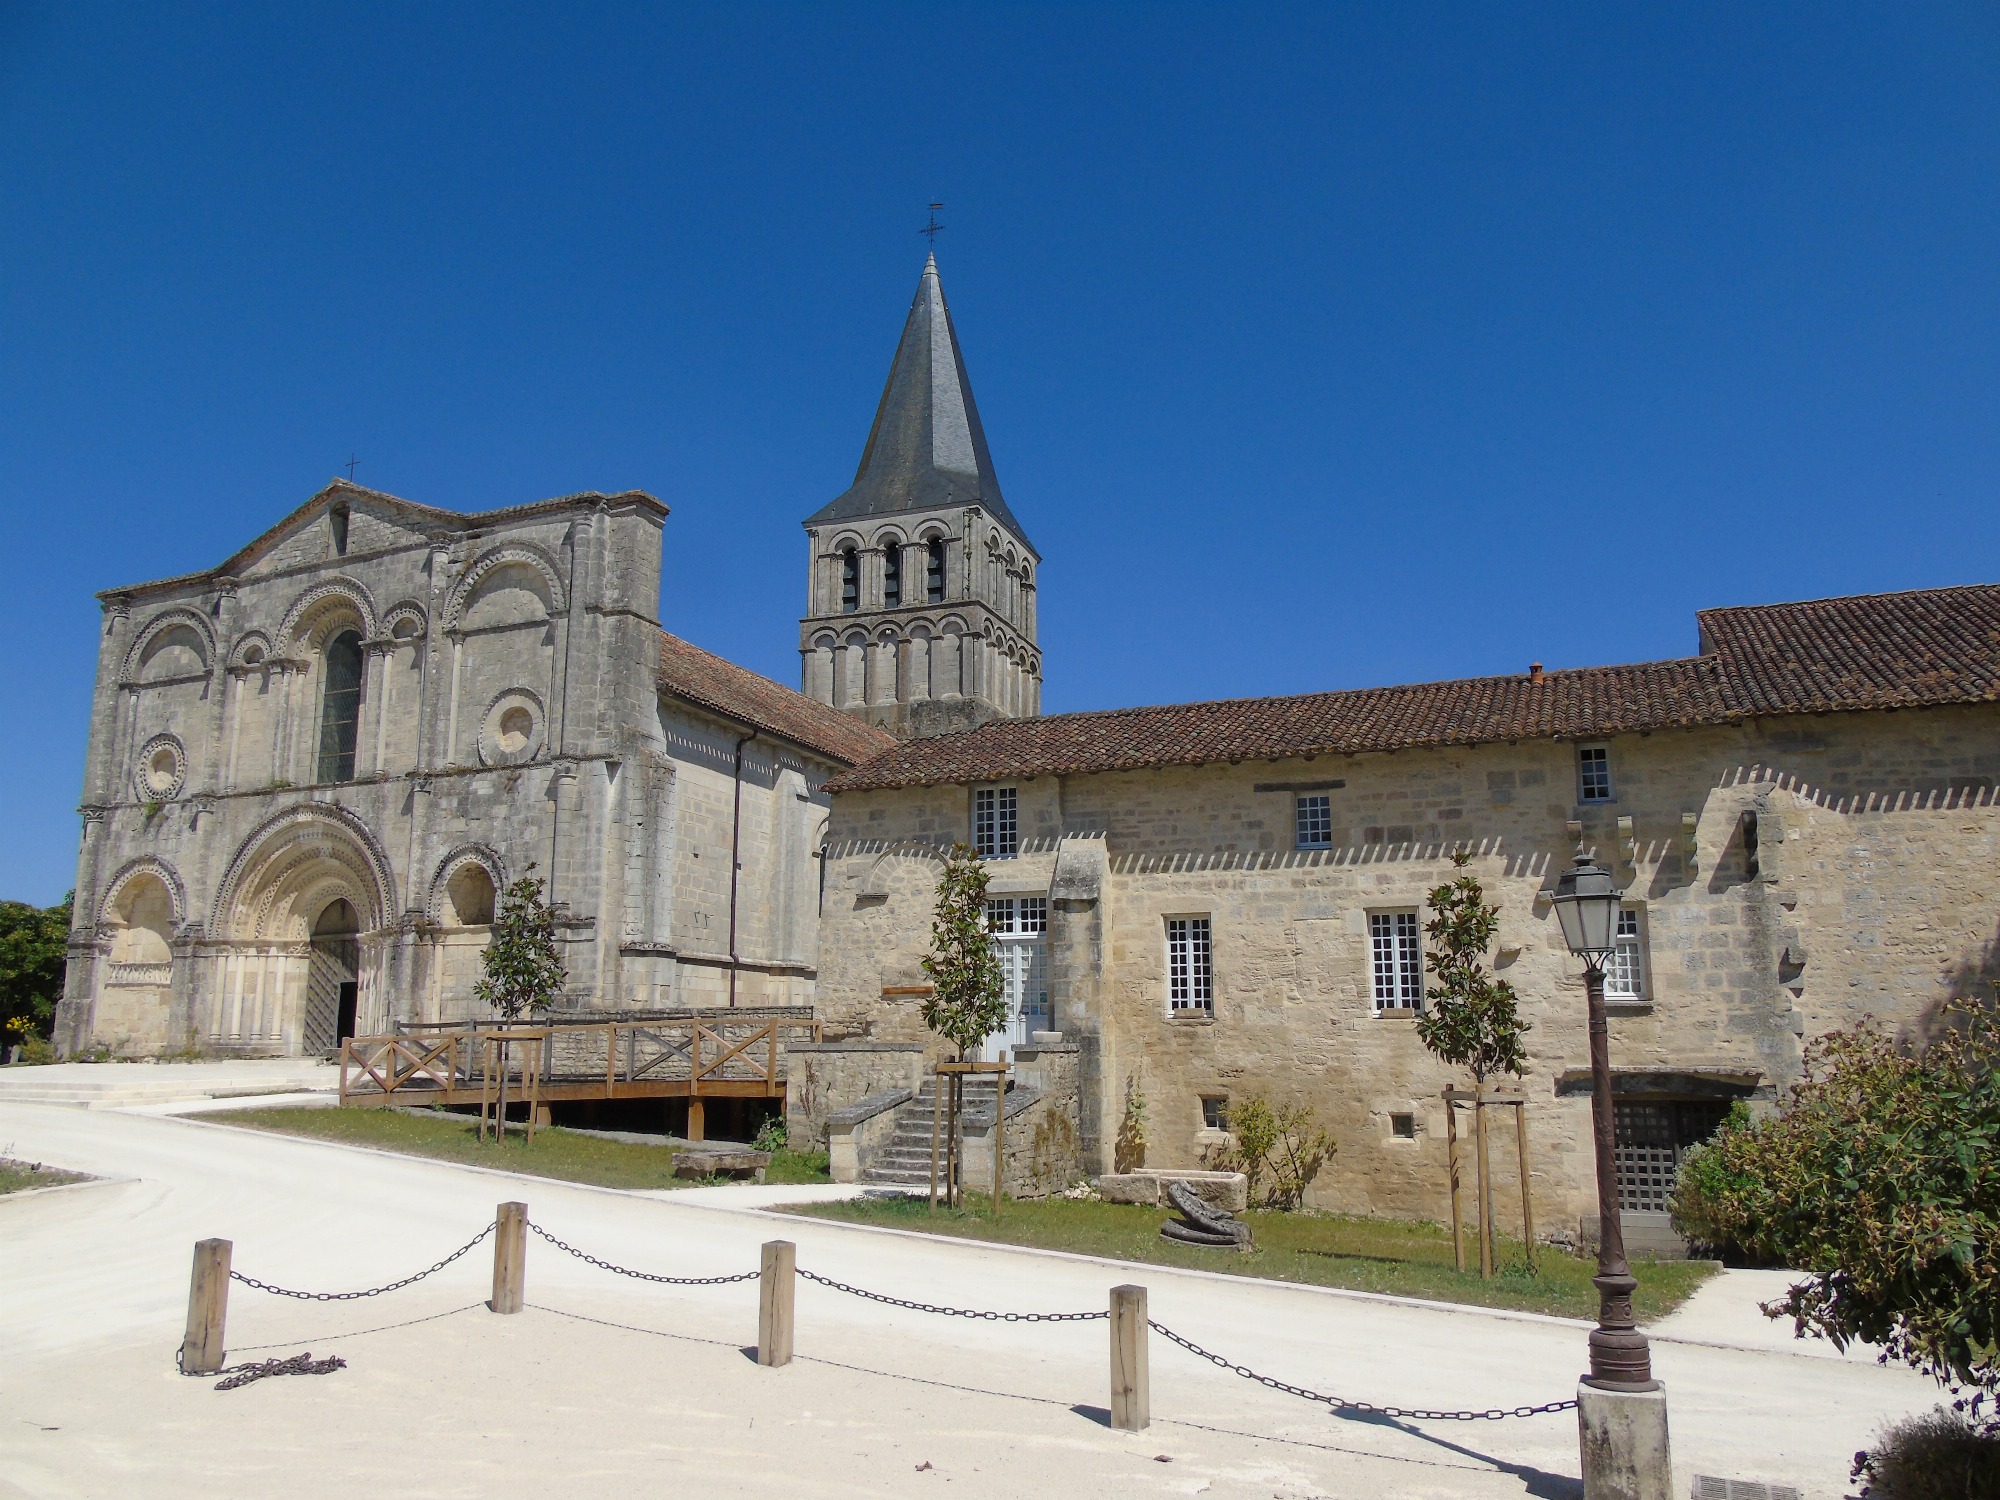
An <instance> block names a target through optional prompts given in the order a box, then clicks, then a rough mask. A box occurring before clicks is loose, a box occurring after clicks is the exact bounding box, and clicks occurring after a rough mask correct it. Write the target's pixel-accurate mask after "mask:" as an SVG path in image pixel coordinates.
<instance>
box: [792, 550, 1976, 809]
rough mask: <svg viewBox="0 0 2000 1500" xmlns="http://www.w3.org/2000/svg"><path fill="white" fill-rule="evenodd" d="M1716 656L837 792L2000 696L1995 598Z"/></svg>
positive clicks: (903, 768)
mask: <svg viewBox="0 0 2000 1500" xmlns="http://www.w3.org/2000/svg"><path fill="white" fill-rule="evenodd" d="M1700 618H1701V625H1702V640H1703V646H1704V650H1703V654H1702V655H1701V656H1697V657H1684V658H1681V659H1679V660H1675V661H1656V662H1640V663H1637V664H1635V665H1632V666H1616V667H1581V668H1576V669H1573V670H1567V671H1558V672H1545V673H1543V674H1542V675H1541V677H1540V678H1539V679H1536V678H1532V677H1530V676H1529V675H1527V674H1525V673H1523V674H1520V675H1517V676H1511V677H1471V678H1462V679H1459V680H1457V681H1452V682H1427V683H1417V684H1414V685H1411V686H1407V687H1385V688H1360V689H1354V690H1350V691H1345V692H1334V693H1305V694H1300V695H1298V696H1296V697H1288V698H1234V699H1227V700H1224V701H1222V702H1216V703H1183V704H1173V705H1168V706H1164V707H1157V708H1121V709H1112V710H1109V711H1106V712H1098V713H1075V714H1053V715H1050V716H1048V717H1045V718H1037V719H1014V720H1005V721H1000V722H996V723H992V724H986V725H983V726H981V727H980V728H978V729H974V730H969V731H967V732H966V733H964V734H954V735H943V736H939V737H938V738H936V739H925V740H913V741H910V742H908V743H902V744H898V745H896V746H895V747H894V748H893V749H889V750H886V751H884V752H883V753H882V754H880V755H878V756H877V757H876V758H875V759H873V760H871V761H868V762H867V763H866V764H864V765H860V766H857V767H856V768H855V769H854V770H851V771H847V772H844V773H843V774H841V775H840V776H838V777H836V778H835V779H834V780H833V781H832V782H831V783H829V785H830V787H831V789H832V790H834V791H865V790H870V789H874V788H879V787H894V786H924V785H934V784H938V783H963V782H975V781H996V780H1001V779H1005V778H1013V777H1020V776H1061V775H1077V774H1082V773H1086V772H1092V771H1120V770H1133V769H1136V768H1139V767H1142V766H1174V765H1199V764H1202V763H1204V762H1209V761H1234V760H1251V759H1269V758H1276V757H1290V756H1300V755H1322V754H1339V753H1344V752H1349V751H1365V750H1401V749H1411V748H1415V747H1419V746H1436V745H1474V744H1484V743H1491V742H1493V741H1496V740H1524V739H1548V738H1553V737H1564V738H1571V739H1583V738H1593V737H1596V736H1600V735H1611V734H1621V733H1628V732H1631V731H1634V730H1641V729H1671V728H1690V727H1694V726H1697V725H1704V724H1727V723H1731V722H1734V721H1736V720H1739V719H1745V718H1749V717H1751V716H1752V715H1755V714H1772V713H1817V712H1825V711H1829V710H1837V709H1860V708H1879V707H1891V706H1915V705H1919V704H1940V703H1965V702H1989V701H1994V700H1996V699H2000V585H1989V586H1982V587H1977V588H1960V589H1936V590H1930V591H1926V592H1923V593H1913V594H1878V595H1871V596H1867V597H1862V598H1854V599H1834V600H1825V601H1821V602H1819V603H1814V604H1779V605H1753V606H1748V607H1744V608H1738V609H1716V610H1707V611H1704V612H1703V613H1702V615H1701V617H1700Z"/></svg>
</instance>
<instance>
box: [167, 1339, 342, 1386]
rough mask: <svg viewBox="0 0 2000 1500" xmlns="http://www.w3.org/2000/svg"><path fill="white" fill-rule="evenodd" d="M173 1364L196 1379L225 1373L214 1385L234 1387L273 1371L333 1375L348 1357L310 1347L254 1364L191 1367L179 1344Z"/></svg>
mask: <svg viewBox="0 0 2000 1500" xmlns="http://www.w3.org/2000/svg"><path fill="white" fill-rule="evenodd" d="M174 1368H175V1369H177V1370H179V1371H180V1372H181V1374H183V1375H186V1376H189V1377H191V1378H193V1379H196V1380H203V1379H206V1378H207V1377H208V1376H210V1375H222V1376H225V1377H227V1378H226V1379H223V1380H218V1381H217V1382H216V1383H215V1388H216V1389H217V1390H218V1391H233V1390H236V1389H238V1388H239V1387H241V1386H246V1385H249V1384H250V1383H251V1382H253V1381H258V1380H265V1379H268V1378H269V1377H271V1376H273V1375H331V1374H332V1373H333V1372H334V1371H335V1370H344V1369H346V1368H347V1361H346V1360H344V1359H342V1358H341V1357H340V1356H339V1355H338V1354H330V1355H328V1356H327V1357H326V1358H325V1359H314V1358H313V1357H312V1351H311V1350H310V1349H308V1350H307V1351H306V1352H305V1353H303V1354H294V1355H293V1356H291V1358H289V1359H263V1360H258V1361H257V1362H256V1363H254V1364H247V1365H226V1366H224V1367H223V1368H222V1369H219V1370H190V1369H189V1368H188V1367H187V1350H186V1349H184V1348H176V1349H175V1350H174Z"/></svg>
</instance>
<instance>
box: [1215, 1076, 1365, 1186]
mask: <svg viewBox="0 0 2000 1500" xmlns="http://www.w3.org/2000/svg"><path fill="white" fill-rule="evenodd" d="M1229 1133H1230V1135H1231V1136H1232V1137H1234V1143H1233V1144H1232V1145H1230V1146H1227V1147H1224V1148H1223V1149H1222V1150H1221V1151H1219V1152H1217V1153H1215V1154H1214V1155H1213V1156H1212V1157H1211V1160H1212V1161H1213V1162H1214V1164H1215V1165H1216V1166H1217V1167H1218V1168H1219V1169H1220V1170H1222V1171H1225V1172H1241V1173H1242V1174H1243V1175H1244V1176H1245V1177H1246V1178H1247V1179H1249V1191H1250V1195H1251V1197H1252V1198H1255V1197H1256V1196H1257V1187H1258V1184H1259V1183H1260V1182H1261V1181H1263V1180H1264V1178H1265V1177H1266V1175H1267V1174H1268V1176H1269V1179H1270V1186H1269V1187H1268V1188H1267V1189H1265V1192H1264V1199H1263V1201H1264V1206H1265V1207H1266V1208H1279V1209H1296V1208H1298V1207H1300V1206H1302V1205H1303V1204H1304V1203H1305V1201H1306V1189H1307V1188H1309V1187H1311V1186H1312V1183H1313V1179H1314V1178H1315V1177H1317V1176H1319V1174H1320V1169H1321V1168H1322V1167H1324V1166H1325V1165H1326V1164H1327V1162H1328V1161H1329V1160H1330V1159H1331V1158H1332V1156H1333V1154H1334V1152H1335V1151H1336V1150H1338V1149H1339V1148H1338V1146H1336V1145H1335V1143H1334V1139H1333V1136H1332V1134H1331V1133H1329V1132H1328V1131H1327V1130H1325V1129H1323V1128H1322V1127H1321V1126H1320V1125H1319V1124H1318V1123H1317V1122H1316V1121H1315V1120H1314V1118H1313V1110H1312V1106H1311V1105H1310V1104H1297V1103H1294V1104H1281V1105H1273V1104H1272V1103H1271V1102H1270V1101H1269V1100H1267V1099H1265V1098H1264V1097H1263V1096H1262V1095H1261V1094H1252V1095H1250V1096H1249V1097H1248V1098H1247V1099H1245V1100H1243V1101H1242V1102H1241V1103H1240V1104H1237V1105H1235V1106H1234V1107H1233V1108H1231V1110H1230V1112H1229Z"/></svg>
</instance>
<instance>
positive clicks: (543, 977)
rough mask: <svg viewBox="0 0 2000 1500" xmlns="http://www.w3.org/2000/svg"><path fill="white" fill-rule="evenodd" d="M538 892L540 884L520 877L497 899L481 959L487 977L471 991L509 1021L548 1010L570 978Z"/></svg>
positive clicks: (550, 914)
mask: <svg viewBox="0 0 2000 1500" xmlns="http://www.w3.org/2000/svg"><path fill="white" fill-rule="evenodd" d="M534 868H535V867H534V866H533V865H529V866H528V870H529V871H533V869H534ZM542 887H543V882H542V881H540V880H538V879H535V878H533V877H532V875H530V874H523V875H522V877H521V878H520V879H519V880H517V881H515V882H514V883H513V884H512V885H510V886H508V887H507V889H506V890H505V891H504V892H502V893H501V897H500V910H499V912H498V913H497V914H496V915H495V916H494V918H493V935H492V938H491V940H490V941H489V942H488V943H487V945H486V951H485V953H483V954H482V955H480V963H481V965H482V966H483V968H484V969H485V977H484V978H482V979H481V980H480V981H479V982H478V983H477V984H475V985H474V986H473V987H472V993H473V994H474V995H476V996H477V997H478V998H479V1000H480V1001H481V1002H482V1003H483V1004H486V1005H489V1006H491V1007H492V1008H493V1011H494V1014H496V1015H499V1016H504V1017H505V1018H506V1019H507V1020H509V1021H518V1020H520V1019H521V1017H523V1016H527V1015H535V1014H537V1013H539V1012H541V1011H545V1010H547V1009H548V1008H549V1007H550V1006H551V1005H553V1004H555V1001H556V997H557V996H558V995H560V994H561V993H562V987H563V984H564V982H565V981H566V980H567V979H568V978H569V975H568V974H567V972H565V971H564V969H563V962H562V959H561V957H560V956H559V955H558V954H557V953H556V918H555V913H554V912H552V911H550V910H549V907H548V904H547V903H546V902H545V901H543V900H542Z"/></svg>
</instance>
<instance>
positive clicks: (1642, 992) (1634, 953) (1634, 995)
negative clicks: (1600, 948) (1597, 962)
mask: <svg viewBox="0 0 2000 1500" xmlns="http://www.w3.org/2000/svg"><path fill="white" fill-rule="evenodd" d="M1617 943H1618V946H1617V947H1615V948H1613V949H1612V950H1611V954H1610V956H1609V958H1608V959H1607V960H1606V961H1605V965H1604V998H1605V999H1607V1000H1643V999H1645V998H1646V940H1645V938H1643V937H1642V936H1641V935H1640V933H1639V908H1638V907H1636V906H1627V907H1623V908H1621V909H1620V911H1619V913H1618V935H1617Z"/></svg>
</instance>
